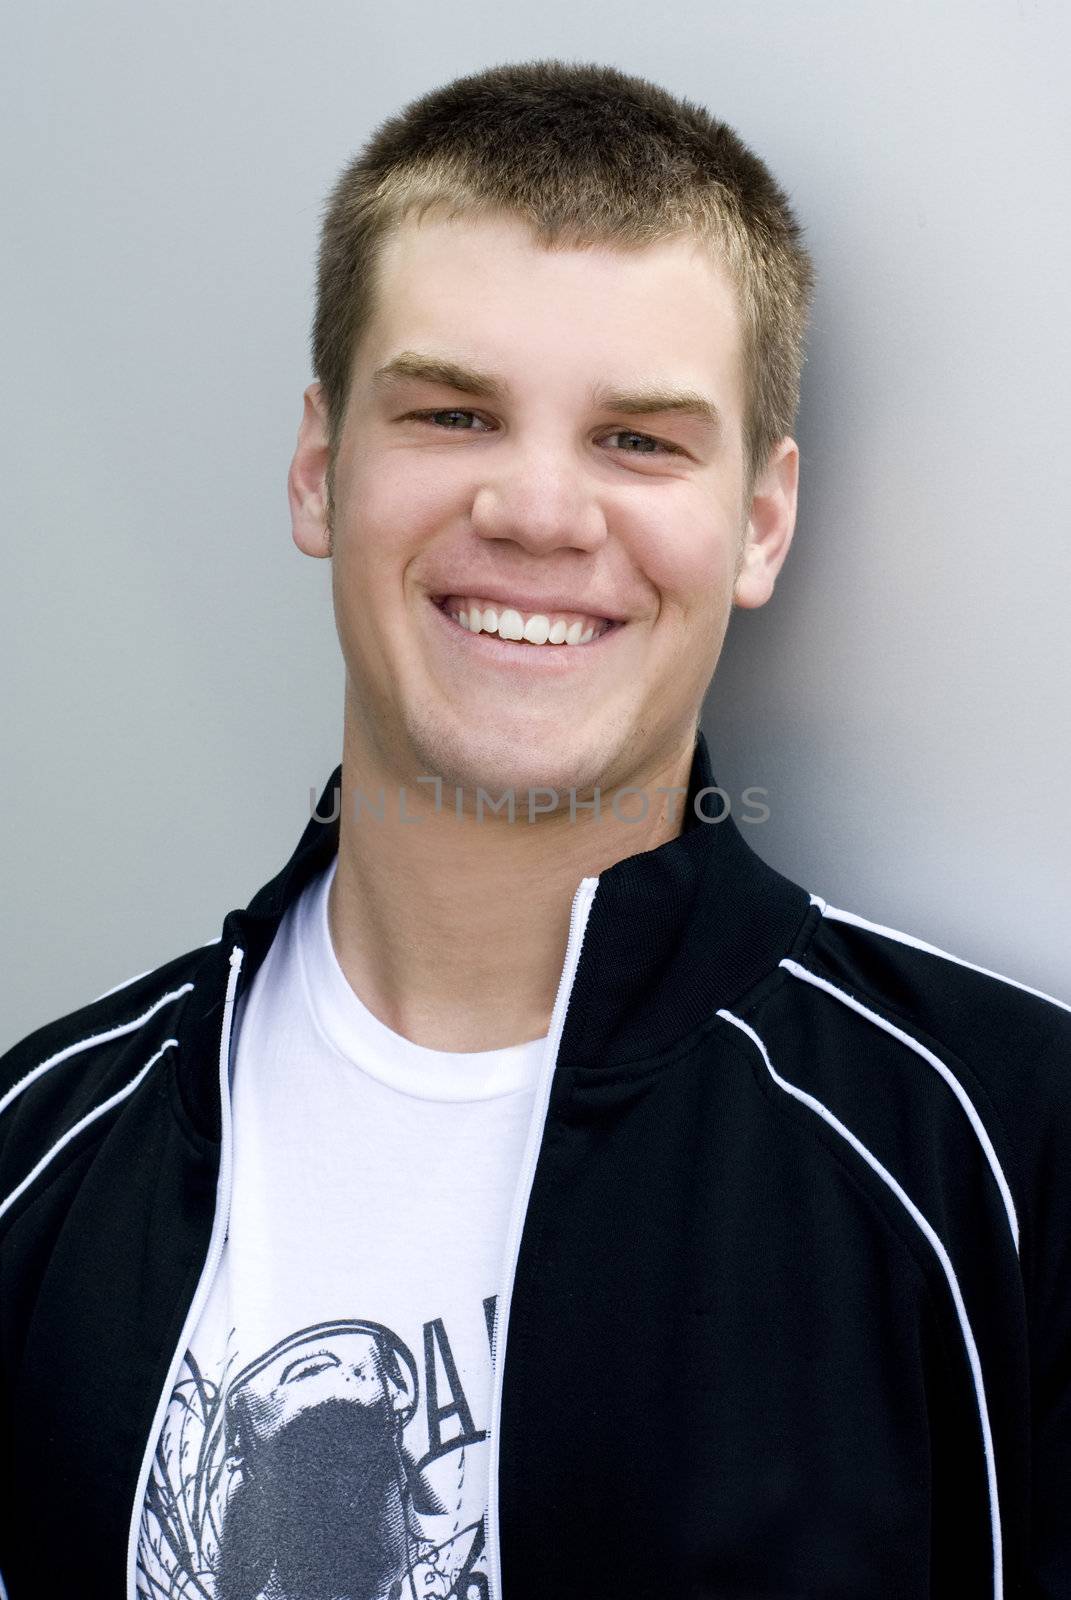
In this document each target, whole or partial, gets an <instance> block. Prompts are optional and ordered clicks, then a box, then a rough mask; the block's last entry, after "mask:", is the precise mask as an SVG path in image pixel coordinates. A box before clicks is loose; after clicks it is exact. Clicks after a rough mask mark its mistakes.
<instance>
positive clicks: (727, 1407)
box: [0, 734, 1071, 1600]
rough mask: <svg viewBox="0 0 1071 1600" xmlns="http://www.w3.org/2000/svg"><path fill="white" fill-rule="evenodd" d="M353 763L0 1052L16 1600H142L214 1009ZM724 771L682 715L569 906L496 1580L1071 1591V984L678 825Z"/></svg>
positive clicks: (206, 1208) (526, 1245)
mask: <svg viewBox="0 0 1071 1600" xmlns="http://www.w3.org/2000/svg"><path fill="white" fill-rule="evenodd" d="M340 775H341V768H338V769H336V771H335V773H334V774H333V775H332V777H331V779H330V780H329V782H328V786H327V788H326V789H325V791H324V796H323V798H322V800H321V801H320V803H319V806H318V815H317V816H316V817H312V818H310V821H309V823H308V826H307V827H306V828H305V830H304V832H303V834H302V837H301V839H300V841H299V843H298V846H297V848H296V850H295V851H294V854H293V855H292V857H291V859H290V860H289V861H288V862H287V864H286V865H285V867H283V869H282V870H281V871H280V872H279V874H278V875H277V876H276V877H275V878H273V879H272V880H271V882H270V883H268V884H267V885H266V886H265V887H264V888H262V889H261V890H260V891H259V893H257V894H256V895H255V896H254V898H253V900H252V901H251V903H250V905H249V906H248V907H247V908H246V909H244V910H235V911H231V912H229V913H228V914H227V916H226V917H225V919H224V921H223V931H222V935H221V938H220V939H219V940H218V941H213V942H212V943H210V944H208V945H204V946H201V947H200V948H198V949H195V950H192V951H190V952H188V953H187V954H185V955H181V956H178V957H176V958H175V959H174V960H172V961H169V962H167V963H166V964H165V965H163V966H161V967H158V968H157V969H156V970H155V971H153V972H150V973H146V974H143V975H142V976H140V977H138V978H136V979H133V980H132V981H130V982H128V983H126V984H124V985H122V986H120V987H119V988H118V989H116V990H112V991H110V992H109V993H108V994H106V995H104V996H101V997H100V998H99V999H97V1000H95V1001H93V1002H92V1003H91V1004H89V1005H86V1006H83V1007H82V1008H81V1009H79V1010H77V1011H75V1012H73V1013H71V1014H70V1015H68V1016H65V1017H62V1018H61V1019H59V1020H58V1021H55V1022H51V1023H49V1024H47V1025H46V1026H44V1027H41V1028H38V1029H37V1030H36V1031H35V1032H34V1033H32V1034H30V1035H29V1036H28V1037H27V1038H25V1039H23V1040H22V1041H21V1042H20V1043H19V1044H17V1045H16V1046H15V1047H14V1048H13V1049H11V1050H10V1051H8V1053H7V1054H6V1055H5V1056H4V1057H3V1058H0V1433H2V1462H0V1572H2V1574H3V1579H4V1584H5V1585H6V1591H7V1595H8V1597H9V1600H53V1597H58V1600H132V1597H133V1595H134V1561H135V1553H136V1543H137V1537H138V1531H139V1525H140V1518H141V1510H142V1498H143V1493H144V1487H145V1478H146V1475H147V1473H148V1471H149V1468H150V1466H151V1461H152V1456H153V1453H154V1450H155V1445H156V1430H157V1428H158V1425H159V1422H160V1420H161V1417H162V1414H163V1409H164V1407H165V1406H166V1403H167V1400H168V1398H169V1396H170V1391H171V1381H172V1377H173V1375H174V1372H175V1370H176V1368H177V1366H178V1363H179V1362H180V1360H181V1358H182V1356H183V1354H184V1350H185V1344H186V1341H187V1339H188V1337H189V1335H190V1333H191V1332H192V1328H193V1326H194V1323H195V1319H196V1316H197V1315H198V1314H199V1310H200V1306H201V1304H202V1303H203V1301H204V1298H205V1296H206V1294H207V1292H208V1286H209V1284H210V1281H211V1274H212V1272H213V1271H214V1267H215V1264H216V1262H217V1261H218V1259H219V1253H220V1250H221V1248H222V1242H223V1238H224V1235H225V1230H226V1218H227V1207H228V1203H229V1178H230V1153H229V1137H230V1135H229V1129H230V1097H229V1092H228V1091H229V1078H228V1074H229V1070H230V1054H231V1032H232V1022H233V1015H234V1006H235V1003H236V1000H237V998H238V996H239V995H240V994H241V993H243V992H244V991H245V989H246V988H247V986H248V984H249V981H250V979H251V977H252V975H253V974H254V972H255V971H256V969H257V967H258V965H259V963H260V962H261V960H262V959H263V957H264V955H265V953H266V952H267V950H268V947H269V945H270V943H271V940H272V938H273V936H274V933H275V930H276V928H277V926H278V924H279V921H280V918H281V916H282V914H283V912H284V910H285V908H286V907H287V906H288V905H289V904H290V903H291V902H292V901H293V899H294V898H295V896H296V895H297V894H298V893H299V891H300V890H301V889H302V887H303V886H304V885H305V884H306V883H307V882H308V881H309V879H310V877H311V876H312V875H313V874H314V873H317V872H319V871H320V870H321V869H322V868H324V867H325V866H326V865H327V864H328V862H329V860H330V858H331V855H332V853H333V852H334V851H335V850H336V849H337V847H338V821H337V820H335V821H334V822H331V823H327V822H323V821H321V820H319V818H320V817H324V816H328V815H332V814H333V813H334V804H333V797H334V792H335V789H336V787H337V785H338V784H339V783H340ZM713 782H714V779H713V777H712V774H711V767H710V761H709V754H708V751H707V747H706V742H705V740H704V738H703V736H702V735H701V734H700V736H699V738H698V741H697V745H696V752H695V757H694V761H693V766H692V772H691V782H690V788H689V792H688V795H687V798H686V800H685V802H684V814H683V816H684V820H683V830H682V832H681V833H680V835H679V837H677V838H675V839H673V840H671V841H669V842H668V843H666V844H663V845H661V846H660V847H659V848H657V849H654V850H649V851H646V852H643V853H641V854H639V855H634V856H631V857H629V858H626V859H624V860H622V861H619V862H617V863H616V864H615V865H614V866H613V867H611V868H610V869H609V870H608V871H605V872H603V873H602V874H601V875H600V876H599V877H598V878H585V879H584V880H582V882H581V884H580V885H579V887H578V889H577V892H576V897H575V899H574V902H573V907H572V915H571V924H570V934H569V942H568V949H567V952H566V957H565V962H564V966H563V970H562V978H561V984H560V987H559V991H558V998H557V1002H556V1004H555V1007H554V1014H553V1018H552V1022H551V1027H550V1034H549V1037H548V1041H547V1057H546V1064H545V1067H544V1071H543V1074H542V1077H541V1080H540V1083H539V1085H538V1086H537V1089H536V1095H535V1103H534V1109H533V1117H532V1127H531V1130H530V1134H529V1142H528V1149H527V1153H526V1156H525V1159H524V1162H523V1167H522V1171H521V1173H520V1176H519V1179H518V1186H517V1194H516V1199H515V1202H514V1214H513V1221H512V1225H511V1229H510V1240H509V1245H508V1249H507V1252H506V1259H505V1260H504V1262H503V1272H502V1281H501V1286H500V1290H499V1294H498V1300H497V1307H498V1326H497V1330H496V1342H495V1361H494V1369H495V1375H494V1384H495V1390H494V1404H493V1407H492V1411H491V1417H492V1428H491V1435H492V1437H491V1445H490V1449H491V1456H490V1464H491V1483H490V1491H489V1501H488V1515H487V1519H486V1529H487V1542H488V1557H489V1563H490V1572H491V1594H492V1600H573V1597H576V1600H691V1597H696V1600H698V1597H701V1596H710V1597H717V1600H730V1597H734V1600H735V1597H741V1600H743V1597H745V1596H746V1597H747V1600H803V1597H804V1596H806V1597H808V1600H924V1597H929V1596H934V1597H940V1600H1001V1597H1022V1600H1034V1597H1044V1600H1071V1008H1069V1007H1068V1006H1067V1005H1066V1004H1065V1003H1063V1002H1062V1001H1059V1000H1055V999H1053V998H1051V997H1048V996H1045V995H1042V994H1041V993H1039V992H1038V991H1036V990H1033V989H1030V988H1028V987H1027V986H1026V985H1025V984H1022V983H1017V982H1015V981H1013V980H1011V979H1008V978H1001V977H999V976H998V975H996V974H994V973H990V972H987V971H985V970H983V969H981V968H979V967H977V966H974V965H972V964H971V963H970V962H967V961H964V960H961V959H959V958H957V957H956V956H953V955H949V954H948V953H946V952H944V951H941V950H938V949H936V948H934V947H933V946H931V945H928V944H926V943H924V942H923V941H921V940H919V939H916V938H913V937H911V936H909V935H907V934H903V933H898V932H896V931H894V930H892V929H889V928H884V927H881V926H878V925H876V924H874V923H872V922H869V921H867V920H866V919H865V918H863V917H860V916H856V915H854V914H852V913H850V912H846V911H839V910H836V909H834V908H833V907H832V906H829V905H826V904H825V903H824V902H823V901H822V900H821V899H819V898H818V897H817V896H815V895H812V894H809V893H808V891H807V890H806V889H802V888H800V887H798V886H797V885H796V884H794V883H791V882H789V881H788V880H787V879H785V878H784V877H782V876H781V875H780V874H779V873H777V872H775V871H774V870H772V869H771V868H770V867H769V866H767V865H766V864H765V863H764V862H763V861H762V860H761V859H760V858H759V856H758V855H756V854H755V853H754V851H753V850H752V849H751V847H750V845H749V844H748V843H747V842H746V841H745V838H744V836H743V832H742V831H741V829H740V828H738V827H737V825H736V823H735V822H734V820H733V819H732V817H726V818H725V820H723V821H721V822H717V823H715V822H710V821H702V820H700V817H699V815H698V812H697V804H696V803H697V802H698V807H699V810H702V811H704V812H705V813H706V814H709V815H718V814H720V812H721V810H722V809H724V808H723V807H722V806H721V805H720V804H719V803H718V800H717V798H716V797H715V799H714V800H711V799H710V798H709V797H704V796H703V795H702V794H701V793H700V791H702V790H703V789H704V788H706V787H707V786H709V785H712V784H713ZM310 1159H314V1153H313V1152H310ZM346 1247H347V1246H346V1245H345V1244H344V1243H343V1244H340V1248H346ZM352 1248H354V1249H355V1250H357V1249H360V1248H361V1244H360V1237H359V1235H357V1236H355V1242H354V1244H353V1246H352ZM483 1582H484V1580H481V1585H482V1584H483ZM2 1592H3V1590H2V1586H0V1593H2ZM471 1592H474V1591H470V1593H471ZM300 1600H317V1597H305V1596H302V1597H300ZM463 1600H469V1595H468V1594H467V1595H466V1596H465V1597H463Z"/></svg>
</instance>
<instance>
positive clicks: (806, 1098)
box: [718, 1008, 1004, 1600]
mask: <svg viewBox="0 0 1071 1600" xmlns="http://www.w3.org/2000/svg"><path fill="white" fill-rule="evenodd" d="M718 1016H719V1017H724V1018H725V1020H726V1022H731V1023H732V1024H733V1026H734V1027H736V1028H739V1029H740V1030H741V1032H743V1033H746V1034H747V1036H748V1038H749V1039H751V1040H752V1041H753V1042H754V1043H755V1044H756V1045H757V1047H758V1050H759V1054H760V1055H761V1056H762V1059H763V1061H764V1062H765V1063H766V1068H767V1071H768V1072H769V1074H770V1076H771V1078H772V1079H773V1080H774V1082H775V1083H776V1084H777V1085H778V1086H779V1087H780V1088H782V1089H784V1090H785V1092H786V1094H790V1095H792V1097H793V1098H794V1099H796V1100H799V1101H800V1102H801V1103H802V1104H803V1105H805V1106H810V1108H811V1110H812V1111H814V1112H816V1113H817V1114H818V1116H820V1117H821V1118H822V1120H823V1122H826V1123H828V1125H829V1126H830V1127H831V1128H833V1129H834V1130H835V1131H836V1132H837V1133H839V1134H840V1135H841V1137H842V1138H843V1139H846V1140H847V1141H848V1143H849V1144H850V1145H851V1147H852V1149H853V1150H856V1151H857V1152H858V1153H859V1155H861V1156H862V1158H863V1160H864V1161H865V1162H866V1163H867V1165H868V1166H869V1167H871V1168H872V1169H873V1171H875V1172H876V1173H877V1174H878V1176H879V1178H881V1179H882V1180H883V1181H884V1182H885V1183H886V1184H888V1186H889V1188H890V1189H891V1190H892V1192H893V1194H895V1196H896V1198H897V1199H898V1200H899V1201H900V1204H901V1205H902V1206H903V1207H904V1209H905V1210H906V1211H907V1213H908V1215H909V1216H911V1217H912V1218H913V1219H914V1221H915V1222H916V1223H917V1224H918V1226H919V1228H921V1230H922V1232H923V1233H924V1234H925V1236H926V1238H927V1239H928V1240H929V1242H930V1244H931V1246H932V1247H933V1250H934V1252H935V1254H936V1256H937V1259H938V1260H939V1261H940V1263H941V1266H942V1268H943V1269H944V1274H945V1277H946V1279H947V1280H948V1287H949V1289H950V1290H951V1291H952V1299H953V1301H954V1302H955V1306H956V1315H957V1317H958V1318H959V1326H960V1332H961V1333H962V1335H963V1343H964V1345H965V1346H966V1350H967V1358H968V1360H969V1362H970V1367H971V1376H972V1378H973V1379H974V1394H975V1400H976V1402H977V1405H978V1420H979V1422H980V1424H981V1428H982V1445H983V1448H984V1451H985V1465H986V1479H987V1482H988V1485H989V1522H990V1529H991V1532H992V1546H993V1600H1003V1594H1004V1573H1003V1567H1004V1556H1003V1547H1002V1540H1001V1530H1000V1502H999V1500H998V1498H997V1469H996V1461H995V1458H994V1455H993V1434H992V1431H991V1429H990V1426H989V1408H988V1406H987V1405H986V1398H985V1384H984V1382H983V1379H982V1364H981V1361H980V1360H979V1357H978V1347H977V1345H976V1344H975V1342H974V1334H973V1333H972V1331H971V1325H970V1321H969V1319H968V1317H967V1308H966V1306H965V1305H964V1303H963V1294H962V1292H961V1290H960V1286H959V1280H958V1278H957V1277H956V1272H955V1268H954V1267H953V1265H952V1262H951V1260H950V1258H949V1254H948V1251H947V1250H946V1249H945V1247H944V1245H943V1244H942V1243H941V1241H940V1239H939V1238H938V1237H937V1234H936V1233H935V1231H934V1229H933V1227H932V1226H931V1224H930V1223H929V1222H928V1221H927V1219H926V1218H925V1217H924V1216H923V1214H922V1212H921V1211H920V1210H919V1208H918V1206H917V1205H916V1204H915V1202H914V1201H913V1200H912V1199H911V1196H910V1195H909V1194H907V1193H906V1192H905V1191H904V1189H903V1188H901V1186H900V1184H899V1183H897V1181H896V1179H895V1178H894V1177H893V1175H892V1173H891V1172H890V1171H889V1170H888V1168H886V1167H883V1166H882V1164H881V1162H880V1161H879V1160H878V1158H877V1156H875V1155H874V1154H872V1152H871V1151H870V1150H868V1149H867V1147H866V1145H865V1144H863V1142H862V1140H861V1139H859V1138H857V1137H856V1135H855V1134H854V1133H853V1132H852V1131H851V1129H850V1128H847V1127H845V1125H844V1123H843V1122H841V1121H840V1120H839V1118H837V1117H835V1116H834V1115H833V1113H832V1111H830V1110H829V1108H828V1106H824V1105H823V1104H822V1102H821V1101H820V1100H816V1099H815V1097H814V1095H812V1094H808V1093H807V1091H806V1090H805V1089H800V1088H799V1087H798V1086H797V1085H796V1084H794V1083H789V1081H788V1079H787V1078H782V1077H781V1075H780V1073H778V1072H777V1071H776V1070H775V1068H774V1065H773V1062H772V1061H771V1060H770V1057H769V1054H768V1053H767V1050H766V1046H765V1045H764V1044H763V1042H762V1040H761V1039H760V1038H759V1036H758V1034H757V1033H756V1032H755V1030H754V1028H752V1027H750V1026H749V1025H748V1024H747V1023H746V1022H744V1021H743V1019H742V1018H740V1017H737V1016H734V1014H733V1013H732V1012H731V1011H726V1010H725V1009H724V1008H723V1009H722V1010H720V1011H719V1012H718Z"/></svg>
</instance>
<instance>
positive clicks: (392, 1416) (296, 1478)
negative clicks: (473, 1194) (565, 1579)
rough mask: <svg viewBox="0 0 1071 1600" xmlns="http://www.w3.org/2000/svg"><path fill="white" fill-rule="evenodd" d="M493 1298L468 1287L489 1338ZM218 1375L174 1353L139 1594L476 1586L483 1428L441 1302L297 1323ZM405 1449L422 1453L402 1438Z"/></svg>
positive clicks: (285, 1594)
mask: <svg viewBox="0 0 1071 1600" xmlns="http://www.w3.org/2000/svg"><path fill="white" fill-rule="evenodd" d="M494 1308H495V1297H494V1296H490V1297H489V1298H488V1299H486V1300H484V1302H483V1313H484V1318H485V1320H486V1325H487V1335H488V1346H489V1348H490V1346H491V1344H492V1337H493V1328H494ZM228 1344H229V1348H231V1349H232V1354H231V1356H230V1358H229V1360H228V1363H227V1366H226V1367H225V1369H224V1371H223V1373H222V1374H221V1375H220V1381H219V1382H218V1383H216V1382H213V1381H212V1380H210V1379H209V1378H207V1377H206V1375H205V1374H204V1373H202V1372H201V1371H200V1369H199V1367H198V1364H197V1361H196V1359H195V1357H194V1355H193V1353H192V1351H190V1352H187V1355H186V1358H185V1361H184V1363H183V1366H182V1369H181V1371H180V1373H179V1377H178V1380H177V1382H176V1385H175V1388H174V1391H173V1394H172V1398H171V1403H170V1405H169V1407H168V1411H167V1416H166V1419H165V1422H164V1426H163V1429H162V1431H161V1434H160V1440H159V1444H158V1446H157V1450H156V1455H155V1459H154V1463H153V1471H152V1475H151V1479H150V1482H149V1485H148V1488H147V1493H146V1500H145V1509H144V1513H143V1520H142V1528H141V1541H140V1545H139V1563H138V1574H137V1577H138V1595H139V1597H146V1600H417V1597H421V1600H425V1597H426V1600H448V1597H449V1600H487V1597H488V1580H487V1568H486V1552H485V1548H484V1546H485V1538H486V1534H485V1526H484V1516H485V1504H484V1501H485V1497H486V1484H487V1473H486V1464H485V1463H484V1462H482V1461H481V1462H480V1465H481V1466H482V1467H483V1472H482V1474H481V1473H480V1472H479V1471H477V1470H475V1468H476V1458H477V1452H479V1451H485V1450H486V1449H487V1442H486V1441H487V1432H486V1429H480V1428H477V1427H476V1426H475V1423H474V1420H473V1416H472V1412H471V1409H470V1405H469V1400H468V1398H467V1397H466V1395H465V1392H464V1388H463V1386H462V1382H461V1378H460V1376H459V1373H458V1369H457V1365H456V1363H455V1360H454V1356H453V1353H452V1351H451V1346H450V1340H449V1337H448V1334H447V1330H446V1328H445V1326H444V1323H443V1320H442V1319H441V1318H436V1319H434V1320H432V1321H429V1322H426V1323H425V1324H424V1327H423V1345H424V1348H423V1350H421V1351H418V1352H414V1351H413V1350H411V1349H410V1348H409V1347H408V1346H407V1345H406V1344H405V1342H404V1341H403V1340H402V1339H401V1338H399V1337H398V1335H397V1334H396V1333H394V1332H393V1331H392V1330H391V1329H390V1328H388V1327H385V1326H384V1325H383V1324H382V1323H378V1322H368V1321H362V1320H358V1319H355V1318H345V1319H341V1320H339V1321H337V1322H321V1323H317V1324H314V1325H313V1326H310V1327H305V1328H300V1329H298V1330H297V1331H295V1332H294V1333H292V1334H290V1335H289V1336H288V1337H286V1338H285V1339H282V1340H280V1341H279V1342H278V1343H277V1344H275V1345H273V1346H272V1347H271V1348H270V1349H269V1350H265V1351H264V1352H263V1353H262V1354H260V1355H259V1356H257V1357H256V1359H255V1360H253V1361H250V1362H248V1363H247V1364H246V1365H245V1366H244V1367H242V1368H241V1370H239V1371H233V1367H234V1356H233V1348H232V1346H233V1336H232V1340H231V1341H228ZM417 1451H419V1454H417V1453H415V1452H417Z"/></svg>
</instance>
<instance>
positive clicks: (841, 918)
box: [811, 894, 1071, 1011]
mask: <svg viewBox="0 0 1071 1600" xmlns="http://www.w3.org/2000/svg"><path fill="white" fill-rule="evenodd" d="M811 904H812V906H818V907H819V908H820V910H821V912H822V915H823V917H828V918H829V920H830V921H831V922H850V923H851V925H852V927H853V928H866V929H867V930H868V932H870V933H883V934H884V935H885V937H886V938H887V939H895V940H896V942H897V944H907V945H910V946H911V948H912V949H913V950H925V952H926V954H927V955H931V956H943V957H944V959H945V960H946V961H954V962H955V963H956V965H957V967H969V968H970V969H971V971H972V972H980V973H981V974H982V976H983V977H984V978H998V979H999V980H1000V982H1001V983H1008V984H1011V986H1012V988H1013V989H1022V991H1023V993H1024V994H1032V995H1036V996H1037V998H1038V999H1039V1000H1047V1001H1048V1002H1049V1004H1050V1005H1053V1006H1059V1007H1060V1010H1061V1011H1071V1004H1069V1003H1068V1002H1067V1001H1066V1000H1057V998H1056V996H1055V995H1054V994H1046V993H1045V990H1044V989H1035V988H1033V987H1032V986H1031V985H1030V984H1029V983H1020V982H1019V980H1018V978H1009V977H1007V976H1006V974H1005V973H1003V972H994V971H993V969H992V967H980V966H979V965H978V963H977V961H967V960H965V959H964V957H963V956H954V955H953V954H952V952H951V950H942V949H941V947H940V945H937V944H928V943H927V941H926V940H925V939H916V938H915V936H914V934H912V933H901V932H900V929H899V928H887V927H886V926H885V924H884V923H882V922H870V921H868V919H867V918H866V917H860V916H857V914H856V913H855V912H854V911H839V910H838V909H837V907H836V906H831V905H827V904H826V902H825V901H824V900H823V899H822V897H821V895H817V894H812V895H811Z"/></svg>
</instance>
